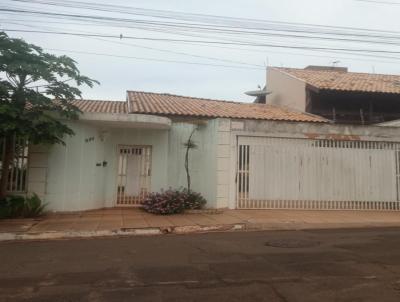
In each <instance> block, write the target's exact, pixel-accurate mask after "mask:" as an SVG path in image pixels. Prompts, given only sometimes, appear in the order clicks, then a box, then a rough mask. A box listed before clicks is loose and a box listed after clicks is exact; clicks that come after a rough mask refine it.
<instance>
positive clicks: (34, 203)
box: [23, 193, 46, 218]
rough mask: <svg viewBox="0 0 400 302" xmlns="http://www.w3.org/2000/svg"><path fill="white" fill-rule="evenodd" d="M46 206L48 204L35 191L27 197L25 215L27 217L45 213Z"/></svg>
mask: <svg viewBox="0 0 400 302" xmlns="http://www.w3.org/2000/svg"><path fill="white" fill-rule="evenodd" d="M45 207H46V204H44V203H43V202H42V200H41V199H40V198H39V196H37V195H36V194H35V193H34V194H33V195H32V196H30V197H27V198H26V199H25V205H24V211H23V215H24V217H27V218H31V217H38V216H40V215H42V214H43V211H44V208H45Z"/></svg>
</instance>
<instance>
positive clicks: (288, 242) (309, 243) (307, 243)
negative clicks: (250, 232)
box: [265, 239, 319, 249]
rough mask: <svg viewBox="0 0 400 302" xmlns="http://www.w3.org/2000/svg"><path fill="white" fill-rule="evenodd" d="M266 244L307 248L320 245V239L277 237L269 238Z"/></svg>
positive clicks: (289, 247) (290, 247)
mask: <svg viewBox="0 0 400 302" xmlns="http://www.w3.org/2000/svg"><path fill="white" fill-rule="evenodd" d="M265 245H266V246H271V247H280V248H288V249H293V248H305V247H313V246H317V245H319V242H318V241H313V240H303V239H276V240H269V241H267V242H266V243H265Z"/></svg>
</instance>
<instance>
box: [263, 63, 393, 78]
mask: <svg viewBox="0 0 400 302" xmlns="http://www.w3.org/2000/svg"><path fill="white" fill-rule="evenodd" d="M270 68H273V69H277V70H280V71H282V70H298V71H306V72H315V73H319V72H326V73H338V74H342V75H344V74H347V75H348V74H350V75H357V74H360V75H370V76H388V77H400V74H393V73H370V72H361V71H347V72H343V71H338V70H328V69H326V70H324V69H321V70H313V69H305V68H296V67H274V66H271V67H270ZM292 76H293V75H292ZM293 77H295V76H293Z"/></svg>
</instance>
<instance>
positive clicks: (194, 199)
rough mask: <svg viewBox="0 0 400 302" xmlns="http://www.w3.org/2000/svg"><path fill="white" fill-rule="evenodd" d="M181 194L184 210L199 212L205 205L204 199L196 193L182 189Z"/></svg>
mask: <svg viewBox="0 0 400 302" xmlns="http://www.w3.org/2000/svg"><path fill="white" fill-rule="evenodd" d="M182 194H183V195H184V199H185V210H200V209H202V208H204V206H205V205H206V203H207V201H206V199H205V198H204V197H203V196H202V195H201V194H200V193H198V192H194V191H192V190H190V191H189V190H187V189H184V190H183V191H182Z"/></svg>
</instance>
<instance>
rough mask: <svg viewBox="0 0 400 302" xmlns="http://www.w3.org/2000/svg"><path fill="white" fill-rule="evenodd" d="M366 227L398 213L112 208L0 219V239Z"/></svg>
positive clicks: (394, 222)
mask: <svg viewBox="0 0 400 302" xmlns="http://www.w3.org/2000/svg"><path fill="white" fill-rule="evenodd" d="M367 227H400V212H372V211H371V212H368V211H294V210H224V211H222V212H219V213H218V212H215V213H212V212H210V213H196V214H180V215H172V216H157V215H152V214H148V213H145V212H143V211H141V210H140V209H132V208H112V209H103V210H96V211H87V212H79V213H71V214H50V215H48V216H45V217H43V218H41V219H36V220H35V219H12V220H11V219H10V220H0V241H4V240H24V239H61V238H78V237H82V238H84V237H86V238H87V237H96V236H115V235H117V236H124V235H158V234H169V233H174V234H186V233H195V232H212V231H236V230H298V229H329V228H367Z"/></svg>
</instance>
